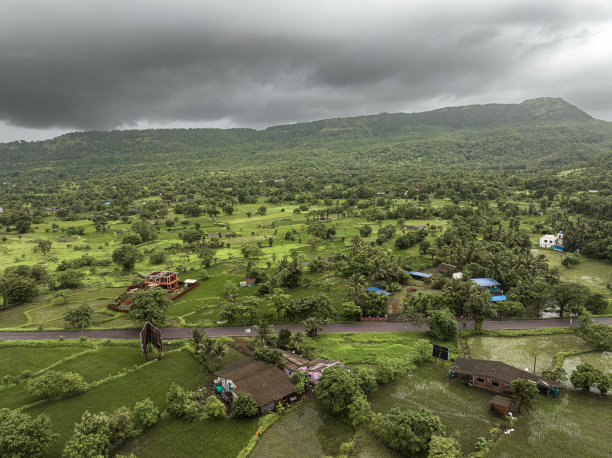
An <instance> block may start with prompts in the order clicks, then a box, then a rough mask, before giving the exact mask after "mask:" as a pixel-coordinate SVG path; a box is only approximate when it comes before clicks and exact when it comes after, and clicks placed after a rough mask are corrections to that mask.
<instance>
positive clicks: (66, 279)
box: [56, 269, 83, 289]
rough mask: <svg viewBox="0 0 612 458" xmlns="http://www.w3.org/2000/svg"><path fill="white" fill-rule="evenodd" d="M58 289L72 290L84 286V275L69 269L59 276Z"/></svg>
mask: <svg viewBox="0 0 612 458" xmlns="http://www.w3.org/2000/svg"><path fill="white" fill-rule="evenodd" d="M56 280H57V289H72V288H79V287H81V286H83V275H82V274H81V273H80V272H79V271H78V270H75V269H68V270H64V271H63V272H60V273H59V274H58V275H57V279H56Z"/></svg>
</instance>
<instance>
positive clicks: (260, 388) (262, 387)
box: [215, 357, 295, 407]
mask: <svg viewBox="0 0 612 458" xmlns="http://www.w3.org/2000/svg"><path fill="white" fill-rule="evenodd" d="M215 375H216V376H217V377H222V378H225V379H228V380H231V381H232V383H233V384H234V386H235V391H236V392H237V393H249V394H251V395H252V396H253V397H254V398H255V401H257V405H258V406H259V407H262V406H264V405H266V404H268V403H270V402H272V401H278V400H279V399H282V398H284V397H286V396H289V395H290V394H292V393H294V392H295V387H294V386H293V383H291V379H290V378H289V377H287V376H286V375H285V373H284V372H283V371H282V370H281V369H279V368H278V367H276V366H274V365H272V364H268V363H264V362H263V361H256V360H255V359H254V358H252V357H248V358H244V359H241V360H239V361H236V362H234V363H232V364H230V365H228V366H227V367H226V368H225V369H222V370H220V371H218V372H216V373H215Z"/></svg>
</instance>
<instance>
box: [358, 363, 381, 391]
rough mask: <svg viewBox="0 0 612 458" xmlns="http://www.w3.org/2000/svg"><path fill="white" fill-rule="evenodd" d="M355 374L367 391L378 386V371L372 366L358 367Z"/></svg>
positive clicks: (362, 387)
mask: <svg viewBox="0 0 612 458" xmlns="http://www.w3.org/2000/svg"><path fill="white" fill-rule="evenodd" d="M353 374H354V375H355V377H357V379H358V380H359V386H360V387H361V390H362V391H363V392H364V393H365V392H366V391H369V390H371V389H372V388H374V387H375V386H376V372H375V371H374V369H372V368H370V367H358V368H357V369H355V370H354V371H353Z"/></svg>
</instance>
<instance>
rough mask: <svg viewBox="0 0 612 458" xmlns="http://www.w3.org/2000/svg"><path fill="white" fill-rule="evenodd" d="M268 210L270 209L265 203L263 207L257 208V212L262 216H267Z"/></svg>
mask: <svg viewBox="0 0 612 458" xmlns="http://www.w3.org/2000/svg"><path fill="white" fill-rule="evenodd" d="M267 211H268V209H267V208H266V206H265V205H262V206H261V207H259V208H258V209H257V214H258V215H261V216H265V214H266V212H267Z"/></svg>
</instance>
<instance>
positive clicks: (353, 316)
mask: <svg viewBox="0 0 612 458" xmlns="http://www.w3.org/2000/svg"><path fill="white" fill-rule="evenodd" d="M340 317H341V318H342V319H343V320H355V321H359V320H360V319H361V307H359V306H358V305H356V304H355V303H354V302H344V303H343V304H342V310H341V311H340Z"/></svg>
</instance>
